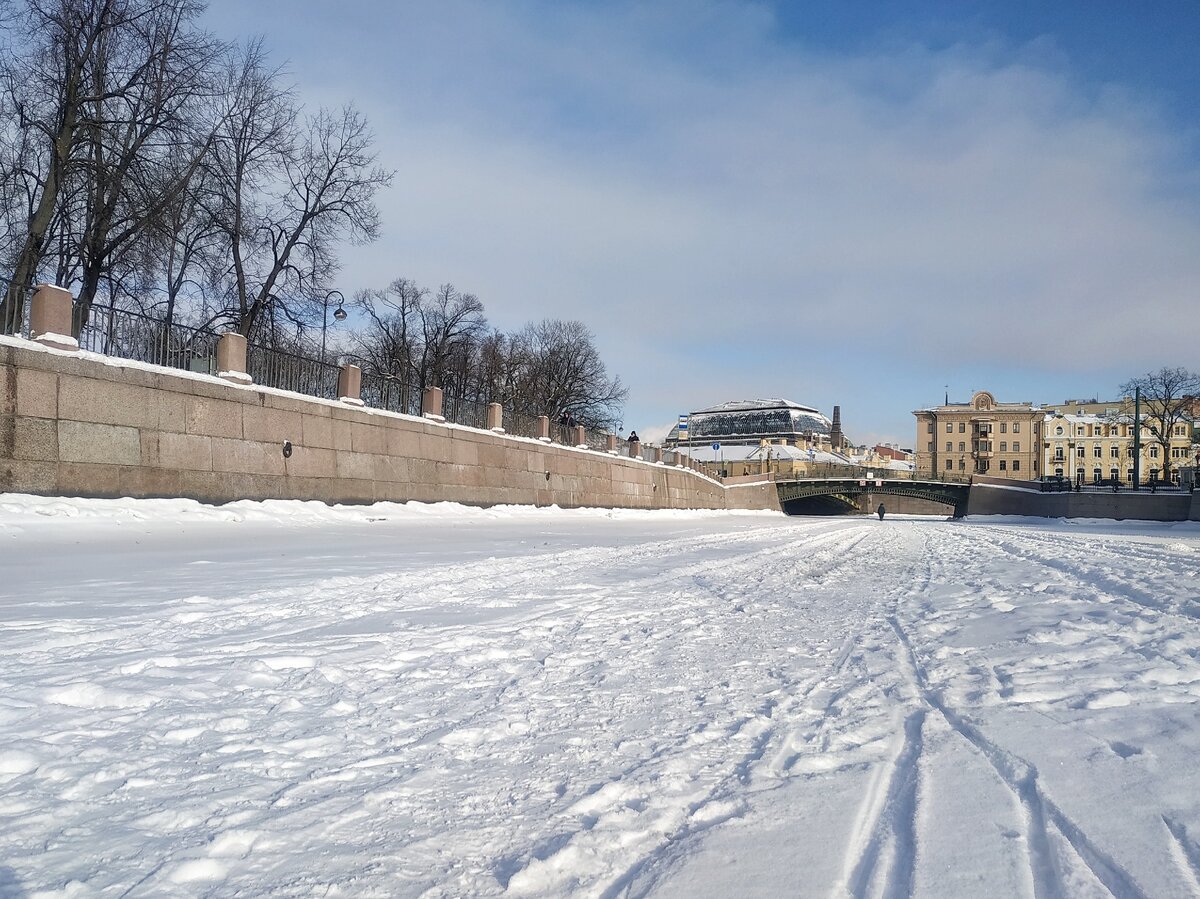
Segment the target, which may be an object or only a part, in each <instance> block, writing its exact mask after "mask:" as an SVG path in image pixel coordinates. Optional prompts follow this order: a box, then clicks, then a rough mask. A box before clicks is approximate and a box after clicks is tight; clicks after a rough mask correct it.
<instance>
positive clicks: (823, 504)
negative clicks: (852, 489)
mask: <svg viewBox="0 0 1200 899" xmlns="http://www.w3.org/2000/svg"><path fill="white" fill-rule="evenodd" d="M783 511H784V513H785V514H787V515H864V514H866V513H864V512H863V510H862V509H861V508H859V505H858V503H856V502H854V501H853V500H851V499H850V498H849V497H848V496H831V495H829V494H825V495H822V496H805V497H802V498H801V499H793V500H789V501H787V502H785V503H783Z"/></svg>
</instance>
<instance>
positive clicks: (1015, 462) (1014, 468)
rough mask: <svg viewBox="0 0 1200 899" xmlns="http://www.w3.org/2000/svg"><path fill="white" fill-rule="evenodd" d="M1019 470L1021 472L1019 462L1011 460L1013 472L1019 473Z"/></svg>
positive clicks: (1018, 460)
mask: <svg viewBox="0 0 1200 899" xmlns="http://www.w3.org/2000/svg"><path fill="white" fill-rule="evenodd" d="M1020 470H1021V460H1020V459H1013V471H1020Z"/></svg>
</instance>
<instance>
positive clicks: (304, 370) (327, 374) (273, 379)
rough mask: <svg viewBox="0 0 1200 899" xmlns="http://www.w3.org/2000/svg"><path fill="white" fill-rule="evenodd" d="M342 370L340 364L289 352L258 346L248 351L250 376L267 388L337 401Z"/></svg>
mask: <svg viewBox="0 0 1200 899" xmlns="http://www.w3.org/2000/svg"><path fill="white" fill-rule="evenodd" d="M339 371H340V369H339V367H338V366H336V365H331V364H329V363H328V362H322V361H320V360H319V359H309V358H308V357H307V356H300V355H297V354H295V353H290V352H287V351H286V350H280V349H274V348H272V347H265V346H259V345H257V344H250V345H249V346H248V347H247V349H246V373H247V374H248V375H250V377H251V379H252V380H253V381H254V383H255V384H261V385H263V386H264V387H274V388H276V389H278V390H290V391H292V392H293V393H306V394H308V395H309V396H315V397H320V398H321V399H326V400H335V399H337V388H338V372H339Z"/></svg>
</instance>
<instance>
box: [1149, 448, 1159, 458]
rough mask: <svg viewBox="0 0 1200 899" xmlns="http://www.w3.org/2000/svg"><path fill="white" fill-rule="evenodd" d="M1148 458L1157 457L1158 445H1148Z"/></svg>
mask: <svg viewBox="0 0 1200 899" xmlns="http://www.w3.org/2000/svg"><path fill="white" fill-rule="evenodd" d="M1150 458H1151V459H1157V458H1158V447H1157V446H1152V447H1150Z"/></svg>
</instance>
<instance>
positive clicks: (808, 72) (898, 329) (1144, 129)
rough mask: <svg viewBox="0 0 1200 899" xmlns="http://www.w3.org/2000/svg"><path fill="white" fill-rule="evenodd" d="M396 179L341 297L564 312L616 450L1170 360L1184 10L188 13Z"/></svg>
mask: <svg viewBox="0 0 1200 899" xmlns="http://www.w3.org/2000/svg"><path fill="white" fill-rule="evenodd" d="M207 21H208V23H209V25H210V27H212V28H213V30H215V31H216V32H218V33H219V34H221V35H222V36H224V37H235V36H239V35H250V34H256V33H262V34H265V35H266V38H267V44H268V46H269V47H270V48H271V49H272V51H273V53H274V56H275V58H276V59H277V60H278V61H279V62H280V63H283V64H286V66H287V68H288V69H289V71H290V72H291V74H292V76H293V77H294V79H295V81H296V83H297V85H298V88H299V90H300V93H301V95H302V96H303V97H304V98H305V99H306V101H307V102H309V103H310V104H311V105H313V106H317V105H321V104H326V105H336V104H341V103H343V102H346V101H353V102H354V103H355V104H357V105H358V106H359V107H360V108H362V109H363V110H364V111H366V113H367V114H368V116H369V118H370V119H371V122H372V124H373V127H374V129H375V131H376V133H377V135H378V138H379V148H380V152H381V158H382V161H383V162H384V164H385V165H387V166H388V167H390V168H393V169H395V170H396V173H397V174H396V180H395V185H394V186H393V187H392V188H391V189H390V190H389V191H388V192H387V193H386V194H385V195H384V196H382V197H381V202H380V205H381V208H382V212H383V237H382V238H381V240H380V241H378V242H377V243H375V244H373V245H371V246H369V247H354V248H348V249H347V251H346V253H345V256H344V259H345V265H344V269H343V271H342V274H341V280H340V283H339V284H338V285H337V286H338V287H340V288H341V289H342V290H344V291H345V292H346V293H347V294H349V293H350V292H351V291H353V290H356V289H358V288H362V287H369V286H382V285H384V284H386V283H387V282H389V281H390V280H392V279H393V278H395V277H398V276H401V275H403V276H406V277H411V278H415V279H416V280H418V281H420V282H422V283H425V284H428V285H430V286H435V285H436V284H438V283H441V282H444V281H451V282H453V283H454V284H456V285H457V286H459V287H460V288H462V289H464V290H469V291H471V292H474V293H476V294H478V295H479V296H480V298H481V299H482V300H483V302H484V304H485V306H486V308H487V312H488V315H489V318H490V319H491V321H492V322H493V323H494V324H496V325H497V326H499V327H502V328H516V327H519V326H520V325H522V324H523V323H524V322H526V321H529V320H534V319H540V318H546V317H558V318H578V319H581V320H582V321H584V322H586V323H587V324H588V325H589V326H590V327H591V328H592V330H593V331H594V332H595V333H596V335H597V340H598V343H599V345H600V348H601V352H602V354H603V357H604V358H605V360H606V361H607V362H608V363H609V365H610V368H611V369H612V370H613V371H615V372H616V373H617V374H619V375H620V376H621V378H622V380H623V381H624V382H625V383H626V384H627V385H628V386H629V388H630V398H629V402H628V405H627V407H626V415H625V426H626V428H628V427H634V428H636V429H637V430H638V431H639V432H640V433H641V434H642V436H643V437H646V436H647V435H648V434H650V435H653V434H656V433H658V432H661V431H662V430H664V429H665V427H666V426H668V425H669V424H670V423H671V422H672V421H673V420H674V418H675V416H676V415H677V414H678V413H680V412H686V411H688V410H690V409H696V408H701V407H704V406H707V405H712V404H715V403H718V402H723V401H726V400H731V399H738V398H745V397H751V396H784V397H788V398H790V399H794V400H796V401H799V402H803V403H807V404H810V405H814V406H816V407H818V408H820V409H822V410H823V411H825V412H826V413H827V414H828V413H829V412H830V411H831V410H832V407H833V405H834V404H839V405H841V407H842V417H843V422H844V424H845V428H846V430H847V433H848V434H849V435H850V436H851V437H852V438H854V439H856V440H859V441H863V442H865V441H868V440H888V441H898V442H901V443H903V444H905V445H911V443H912V440H913V433H914V425H913V418H912V416H911V411H912V410H913V409H915V408H918V407H921V406H923V405H928V404H930V403H934V402H940V401H941V398H942V395H943V392H944V391H945V390H946V389H947V387H948V389H949V392H950V394H951V398H952V399H960V400H961V399H965V398H967V397H968V396H969V395H970V392H971V391H972V389H984V388H986V389H989V390H991V391H992V392H993V393H995V394H996V396H997V397H998V398H999V399H1001V400H1033V401H1038V402H1056V401H1061V400H1063V399H1065V398H1068V397H1091V396H1105V395H1108V396H1111V395H1115V394H1116V392H1117V386H1118V385H1119V384H1120V383H1121V382H1122V381H1123V380H1125V379H1126V378H1128V377H1129V376H1131V375H1135V374H1140V373H1142V372H1144V371H1146V370H1148V369H1150V368H1157V367H1159V366H1161V365H1163V364H1167V365H1185V366H1188V367H1191V368H1196V367H1200V360H1198V359H1197V355H1198V354H1197V351H1196V345H1197V337H1196V328H1195V325H1194V324H1193V323H1194V322H1195V321H1196V319H1197V318H1198V317H1200V313H1198V312H1197V308H1198V305H1200V304H1198V303H1197V293H1198V287H1200V193H1198V188H1200V130H1198V123H1200V62H1198V61H1197V58H1196V53H1195V49H1194V48H1195V47H1196V46H1197V45H1198V44H1200V4H1197V3H1190V2H1170V0H1162V2H1155V3H1135V2H1125V3H1117V2H1112V0H1092V2H1078V3H1070V2H1056V3H1044V2H1042V3H1034V2H1025V0H1010V2H996V3H969V2H965V0H960V2H950V0H944V2H925V3H917V2H903V0H900V2H886V3H885V2H878V3H853V2H849V0H842V2H835V0H821V2H795V3H782V2H781V3H747V2H735V0H726V2H716V0H713V2H703V0H696V2H682V0H679V2H676V0H662V2H647V3H627V2H620V3H601V2H534V0H516V2H500V0H443V2H437V3H426V4H417V3H395V4H393V3H382V2H380V3H375V2H346V3H343V4H340V5H336V6H335V5H333V4H326V3H322V4H316V3H305V2H295V0H293V2H289V3H283V2H275V0H260V2H258V3H254V4H245V3H242V2H235V0H217V2H214V3H212V4H211V5H210V8H209V13H208V19H207Z"/></svg>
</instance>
